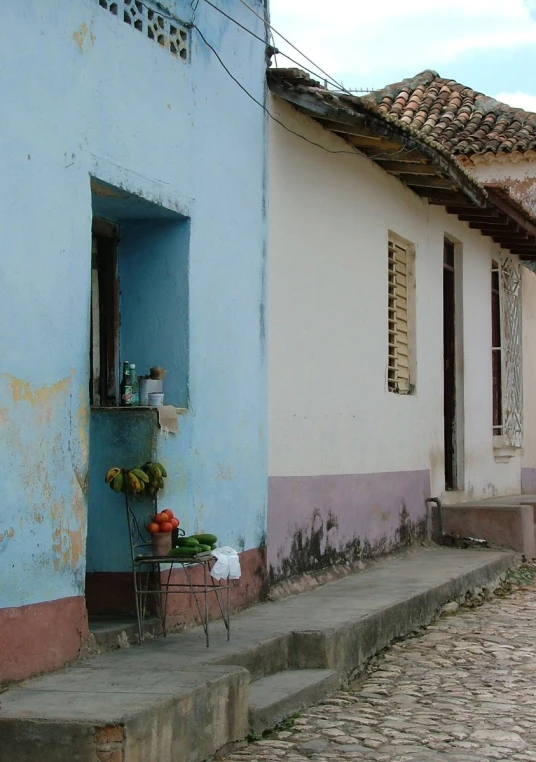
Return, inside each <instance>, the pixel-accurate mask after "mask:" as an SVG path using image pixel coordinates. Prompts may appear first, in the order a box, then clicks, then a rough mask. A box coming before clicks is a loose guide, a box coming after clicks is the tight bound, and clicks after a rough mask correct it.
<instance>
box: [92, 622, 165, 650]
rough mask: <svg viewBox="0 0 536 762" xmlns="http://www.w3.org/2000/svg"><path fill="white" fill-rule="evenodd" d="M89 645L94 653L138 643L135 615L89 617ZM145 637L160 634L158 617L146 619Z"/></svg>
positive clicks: (153, 636)
mask: <svg viewBox="0 0 536 762" xmlns="http://www.w3.org/2000/svg"><path fill="white" fill-rule="evenodd" d="M89 632H90V634H91V641H90V646H91V650H92V651H93V652H94V653H103V652H104V651H111V650H113V649H115V648H128V647H129V646H131V645H134V644H137V643H138V621H137V619H136V618H135V617H111V616H95V615H92V616H90V617H89ZM144 633H145V638H146V639H147V638H156V637H159V636H160V635H162V624H161V622H160V619H157V618H156V617H155V618H154V619H146V620H145V626H144Z"/></svg>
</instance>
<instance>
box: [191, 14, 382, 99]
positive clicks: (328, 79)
mask: <svg viewBox="0 0 536 762" xmlns="http://www.w3.org/2000/svg"><path fill="white" fill-rule="evenodd" d="M205 2H206V4H207V5H210V7H211V8H214V10H216V11H218V13H221V14H222V16H225V17H226V18H227V19H229V21H232V22H233V23H235V24H236V25H237V26H239V27H240V28H241V29H243V30H244V31H245V32H248V34H250V35H251V36H252V37H254V38H255V39H256V40H259V41H260V42H262V43H264V44H266V40H264V39H262V38H261V37H259V35H257V34H255V32H253V31H252V30H251V29H249V28H248V27H246V26H244V25H243V24H241V23H240V22H239V21H237V20H236V19H235V18H233V17H232V16H230V15H229V14H228V13H226V12H225V11H222V9H221V8H219V7H218V6H217V5H215V4H214V3H213V2H211V0H205ZM240 2H243V0H240ZM244 5H245V6H246V8H249V10H250V11H251V12H252V13H254V15H255V16H257V18H259V19H261V21H263V23H264V25H265V27H266V29H267V30H270V32H271V37H272V40H273V39H274V37H273V33H274V32H275V33H276V34H278V35H279V36H280V37H281V38H282V39H283V40H284V41H285V42H287V43H288V44H289V45H290V46H291V47H292V48H294V49H295V50H297V51H298V53H299V54H300V55H301V56H303V57H304V58H305V59H306V60H307V61H309V62H310V63H312V64H313V66H316V64H315V62H314V61H312V60H311V59H310V58H308V57H307V56H306V55H305V54H304V53H302V52H301V50H299V49H298V48H297V47H296V46H295V45H293V44H292V43H291V42H288V41H287V39H286V38H285V37H283V35H282V34H280V33H279V32H278V31H277V30H275V29H273V27H271V26H270V24H269V23H268V22H267V21H266V19H263V18H262V16H260V15H259V14H258V13H257V12H256V11H254V10H253V8H251V6H249V5H247V3H244ZM274 48H275V45H274ZM276 52H277V53H280V54H281V55H282V56H283V57H284V58H286V59H288V60H289V61H292V63H293V64H296V66H299V67H300V69H303V70H304V71H306V72H308V73H309V74H312V75H313V76H314V77H316V78H317V79H324V80H325V81H326V82H329V84H330V85H331V86H332V87H336V88H337V89H338V90H340V91H341V92H344V93H346V95H351V93H350V92H349V91H348V90H346V88H345V87H344V86H343V85H342V84H341V83H340V82H337V80H336V79H335V78H334V77H332V76H331V75H330V74H328V73H327V72H325V71H324V70H323V69H321V68H320V66H318V67H317V69H318V70H319V71H320V72H322V74H319V73H318V71H315V70H313V69H308V68H307V66H305V65H304V64H303V63H302V62H301V61H296V60H295V59H294V58H292V57H291V56H289V55H288V54H287V53H285V52H283V51H282V50H279V49H276ZM363 92H368V91H367V90H363Z"/></svg>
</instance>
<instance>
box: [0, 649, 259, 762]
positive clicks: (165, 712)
mask: <svg viewBox="0 0 536 762" xmlns="http://www.w3.org/2000/svg"><path fill="white" fill-rule="evenodd" d="M104 687H105V689H104V690H103V688H104ZM248 706H249V674H248V672H247V671H246V670H245V669H242V668H240V667H218V666H210V667H204V668H200V669H199V670H195V671H191V672H188V671H187V670H185V669H184V668H179V669H174V668H173V665H172V664H170V665H169V666H168V668H167V669H165V670H164V669H159V668H156V669H155V668H154V667H152V666H151V667H146V669H145V670H137V671H130V670H129V671H126V672H124V673H121V672H118V670H117V669H110V668H106V667H105V668H103V669H100V668H95V667H86V668H84V667H80V668H78V669H75V670H65V671H63V672H62V673H61V674H54V675H48V676H46V677H42V678H37V679H36V680H33V681H31V684H28V685H27V686H25V687H24V688H22V689H21V688H19V689H17V688H15V689H13V690H11V691H8V692H7V693H5V694H3V695H2V703H1V712H0V749H1V750H2V759H5V760H6V762H7V760H9V762H35V760H38V759H39V760H40V762H73V760H77V761H78V760H80V761H82V760H84V762H86V760H87V762H89V761H90V760H91V762H95V760H98V761H99V762H130V760H136V762H138V761H139V762H142V760H143V761H147V762H149V761H151V762H152V760H155V762H176V761H177V760H183V759H184V760H186V759H188V760H204V759H207V758H208V757H210V756H211V755H212V754H213V753H214V752H215V751H216V750H217V749H218V748H222V747H223V746H225V745H226V744H228V743H229V742H233V741H239V740H242V739H243V738H245V737H246V736H247V734H248V716H247V709H248ZM4 755H5V756H4Z"/></svg>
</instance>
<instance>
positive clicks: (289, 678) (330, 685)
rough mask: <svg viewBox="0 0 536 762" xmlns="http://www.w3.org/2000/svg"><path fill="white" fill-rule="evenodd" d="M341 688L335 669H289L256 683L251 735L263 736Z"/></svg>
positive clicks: (251, 691)
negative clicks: (283, 721)
mask: <svg viewBox="0 0 536 762" xmlns="http://www.w3.org/2000/svg"><path fill="white" fill-rule="evenodd" d="M339 687H340V678H339V675H338V673H337V672H335V671H334V670H332V669H289V670H287V671H286V672H278V673H277V674H275V675H270V676H269V677H263V678H261V679H260V680H256V681H255V682H254V683H251V685H250V689H249V722H250V727H251V732H252V733H256V734H258V735H260V734H261V733H262V732H263V731H265V730H268V729H270V728H273V727H275V725H277V723H278V722H280V721H281V720H282V719H283V718H284V717H288V716H289V715H290V714H292V713H293V712H297V711H299V710H300V709H304V708H305V707H307V706H311V705H312V704H316V703H317V702H318V701H320V700H321V699H322V698H324V696H326V695H327V694H328V693H332V692H333V691H336V690H338V688H339Z"/></svg>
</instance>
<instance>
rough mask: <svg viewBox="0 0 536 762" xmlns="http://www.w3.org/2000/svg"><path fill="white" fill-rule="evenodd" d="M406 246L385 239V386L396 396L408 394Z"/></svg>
mask: <svg viewBox="0 0 536 762" xmlns="http://www.w3.org/2000/svg"><path fill="white" fill-rule="evenodd" d="M411 255H412V251H411V247H410V245H409V244H404V243H402V242H400V241H397V240H395V239H393V238H389V257H388V276H389V284H388V285H389V302H388V320H389V357H388V368H387V387H388V389H389V391H391V392H395V393H397V394H409V393H410V391H411V388H412V386H411V378H410V369H411V363H410V358H411V325H410V321H411V309H410V307H411V305H410V298H411V296H412V292H413V289H412V283H411V282H410V278H411V266H410V264H411V263H410V257H411Z"/></svg>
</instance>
